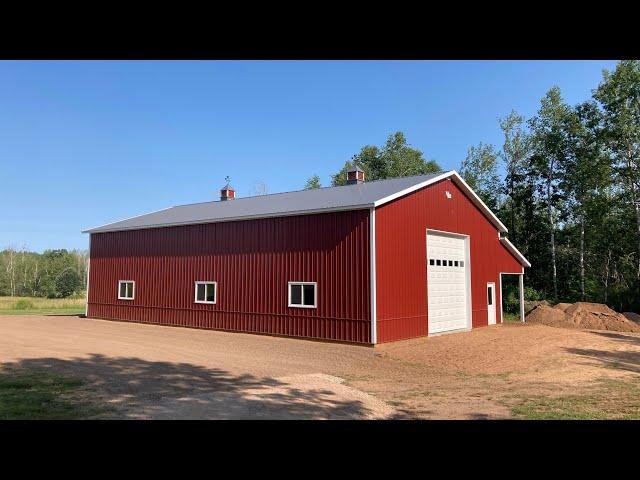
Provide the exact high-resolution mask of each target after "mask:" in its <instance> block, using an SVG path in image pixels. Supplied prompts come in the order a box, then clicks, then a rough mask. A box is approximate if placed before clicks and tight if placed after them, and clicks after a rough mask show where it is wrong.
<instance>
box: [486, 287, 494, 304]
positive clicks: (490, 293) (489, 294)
mask: <svg viewBox="0 0 640 480" xmlns="http://www.w3.org/2000/svg"><path fill="white" fill-rule="evenodd" d="M487 303H488V304H489V306H491V305H493V287H492V286H491V285H489V288H487Z"/></svg>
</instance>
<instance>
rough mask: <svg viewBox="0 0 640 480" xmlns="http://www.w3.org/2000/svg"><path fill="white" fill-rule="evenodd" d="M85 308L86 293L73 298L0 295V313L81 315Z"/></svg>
mask: <svg viewBox="0 0 640 480" xmlns="http://www.w3.org/2000/svg"><path fill="white" fill-rule="evenodd" d="M84 309H85V297H84V295H78V296H75V297H72V298H40V297H0V315H47V314H58V315H79V314H81V313H84Z"/></svg>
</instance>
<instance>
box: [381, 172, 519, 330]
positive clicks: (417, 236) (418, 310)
mask: <svg viewBox="0 0 640 480" xmlns="http://www.w3.org/2000/svg"><path fill="white" fill-rule="evenodd" d="M447 190H448V191H449V192H451V194H452V198H451V199H448V198H447V197H446V195H445V191H447ZM375 225H376V229H375V230H376V231H375V235H376V322H377V339H378V342H388V341H392V340H400V339H403V338H411V337H417V336H425V335H427V272H426V268H427V260H426V230H427V228H430V229H434V230H443V231H448V232H454V233H460V234H466V235H469V236H470V256H471V291H472V294H471V297H472V299H471V302H472V326H473V327H479V326H484V325H487V292H486V288H487V282H495V284H496V321H497V322H498V323H500V322H501V321H502V319H501V318H500V307H499V306H500V302H501V299H500V292H499V286H500V278H499V272H511V273H520V272H521V271H522V267H521V265H520V263H519V262H518V261H517V260H516V259H515V258H514V257H513V256H512V255H511V254H510V253H509V252H508V251H507V250H506V249H505V248H504V246H503V245H502V244H501V243H500V241H499V239H498V230H497V229H496V228H495V227H494V226H493V225H492V224H491V223H490V221H489V220H488V219H487V218H486V217H485V215H484V214H483V213H482V212H481V211H480V210H479V209H478V208H477V207H476V206H475V205H474V204H473V203H472V202H471V200H469V198H468V197H467V196H466V195H465V194H464V193H462V191H461V190H460V189H459V188H458V187H457V186H456V185H455V184H454V183H453V182H452V181H451V180H450V179H446V180H443V181H441V182H438V183H436V184H433V185H430V186H428V187H426V188H423V189H421V190H418V191H416V192H414V193H412V194H410V195H406V196H404V197H400V198H398V199H397V200H394V201H392V202H390V203H388V204H385V205H382V206H381V207H379V208H377V209H376V213H375Z"/></svg>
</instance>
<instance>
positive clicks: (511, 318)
mask: <svg viewBox="0 0 640 480" xmlns="http://www.w3.org/2000/svg"><path fill="white" fill-rule="evenodd" d="M502 319H503V321H504V322H505V323H520V314H516V313H509V312H502Z"/></svg>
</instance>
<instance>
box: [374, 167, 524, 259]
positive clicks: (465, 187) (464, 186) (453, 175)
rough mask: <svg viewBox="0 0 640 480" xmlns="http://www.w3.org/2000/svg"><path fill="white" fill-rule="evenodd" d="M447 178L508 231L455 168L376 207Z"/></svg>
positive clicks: (391, 196)
mask: <svg viewBox="0 0 640 480" xmlns="http://www.w3.org/2000/svg"><path fill="white" fill-rule="evenodd" d="M447 178H450V179H451V181H452V182H453V183H455V184H456V185H457V186H458V187H459V188H460V190H462V191H463V192H464V193H465V194H466V195H467V196H468V197H469V199H470V200H471V201H472V202H473V204H474V205H475V206H476V207H478V208H479V209H480V210H481V211H482V212H483V213H484V214H485V215H486V217H487V218H488V219H489V220H490V221H491V223H492V224H493V225H494V226H495V227H496V228H497V229H498V230H499V231H500V232H507V231H508V230H507V227H506V226H505V225H504V224H503V223H502V222H501V221H500V219H499V218H498V217H496V215H495V214H494V213H493V212H492V211H491V209H490V208H489V207H487V205H486V204H485V203H484V202H483V201H482V199H481V198H480V197H479V196H478V195H477V194H476V192H474V191H473V190H472V189H471V187H470V186H469V184H468V183H467V182H465V181H464V179H463V178H462V177H461V176H460V175H459V174H458V172H456V171H454V170H451V171H449V172H445V173H443V174H442V175H438V176H437V177H433V178H430V179H429V180H425V181H424V182H422V183H418V184H416V185H413V186H411V187H409V188H406V189H404V190H401V191H399V192H396V193H394V194H393V195H389V196H388V197H385V198H381V199H380V200H377V201H376V202H375V203H374V206H375V207H379V206H381V205H384V204H385V203H389V202H391V201H392V200H395V199H396V198H400V197H403V196H405V195H408V194H410V193H412V192H415V191H416V190H420V189H421V188H424V187H428V186H429V185H433V184H434V183H437V182H440V181H442V180H445V179H447ZM514 248H515V247H514ZM523 258H524V257H523Z"/></svg>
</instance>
